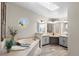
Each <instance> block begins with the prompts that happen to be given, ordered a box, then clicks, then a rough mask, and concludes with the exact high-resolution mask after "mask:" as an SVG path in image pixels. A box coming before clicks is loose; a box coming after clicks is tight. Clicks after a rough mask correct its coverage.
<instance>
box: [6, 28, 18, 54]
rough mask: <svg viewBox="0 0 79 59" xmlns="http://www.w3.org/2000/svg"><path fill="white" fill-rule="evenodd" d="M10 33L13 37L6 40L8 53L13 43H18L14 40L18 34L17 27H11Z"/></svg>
mask: <svg viewBox="0 0 79 59" xmlns="http://www.w3.org/2000/svg"><path fill="white" fill-rule="evenodd" d="M9 34H10V35H11V38H10V39H8V40H6V43H5V46H6V49H7V53H9V52H10V49H11V47H12V46H13V45H16V41H15V40H14V37H15V35H16V34H17V29H15V28H13V27H9Z"/></svg>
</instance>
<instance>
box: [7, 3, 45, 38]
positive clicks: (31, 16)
mask: <svg viewBox="0 0 79 59" xmlns="http://www.w3.org/2000/svg"><path fill="white" fill-rule="evenodd" d="M21 18H25V19H28V20H29V24H28V26H27V27H26V28H25V29H21V27H19V23H18V21H19V20H20V19H21ZM41 19H45V17H42V16H39V15H37V14H35V13H33V12H32V11H30V10H28V9H25V8H22V7H20V6H18V5H14V4H11V3H7V34H8V26H15V27H17V29H18V30H19V32H18V34H17V37H19V38H24V37H30V36H32V35H33V34H34V33H35V32H36V22H37V20H41ZM45 20H46V19H45Z"/></svg>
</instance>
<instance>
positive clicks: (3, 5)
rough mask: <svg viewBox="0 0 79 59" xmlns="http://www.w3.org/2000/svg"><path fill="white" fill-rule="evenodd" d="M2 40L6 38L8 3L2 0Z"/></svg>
mask: <svg viewBox="0 0 79 59" xmlns="http://www.w3.org/2000/svg"><path fill="white" fill-rule="evenodd" d="M0 22H1V24H0V25H1V26H0V27H1V29H0V31H1V41H3V40H4V38H6V3H5V2H1V20H0Z"/></svg>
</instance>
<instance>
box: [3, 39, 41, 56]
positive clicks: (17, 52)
mask: <svg viewBox="0 0 79 59" xmlns="http://www.w3.org/2000/svg"><path fill="white" fill-rule="evenodd" d="M17 42H20V43H23V44H30V45H29V47H24V48H23V47H19V46H16V47H15V48H13V49H12V50H11V51H10V52H9V53H5V54H3V55H4V56H36V55H39V54H40V53H41V49H40V48H39V40H38V39H37V40H33V38H28V39H21V40H18V41H17ZM19 48H20V49H19ZM38 52H39V53H38Z"/></svg>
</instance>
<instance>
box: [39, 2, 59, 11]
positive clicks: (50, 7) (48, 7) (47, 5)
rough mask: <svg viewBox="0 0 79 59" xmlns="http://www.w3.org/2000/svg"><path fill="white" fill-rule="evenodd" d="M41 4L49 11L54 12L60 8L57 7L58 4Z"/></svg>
mask: <svg viewBox="0 0 79 59" xmlns="http://www.w3.org/2000/svg"><path fill="white" fill-rule="evenodd" d="M39 4H40V5H41V6H43V7H45V8H47V9H48V10H50V11H54V10H56V9H58V8H59V6H57V5H56V4H54V3H50V2H39Z"/></svg>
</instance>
